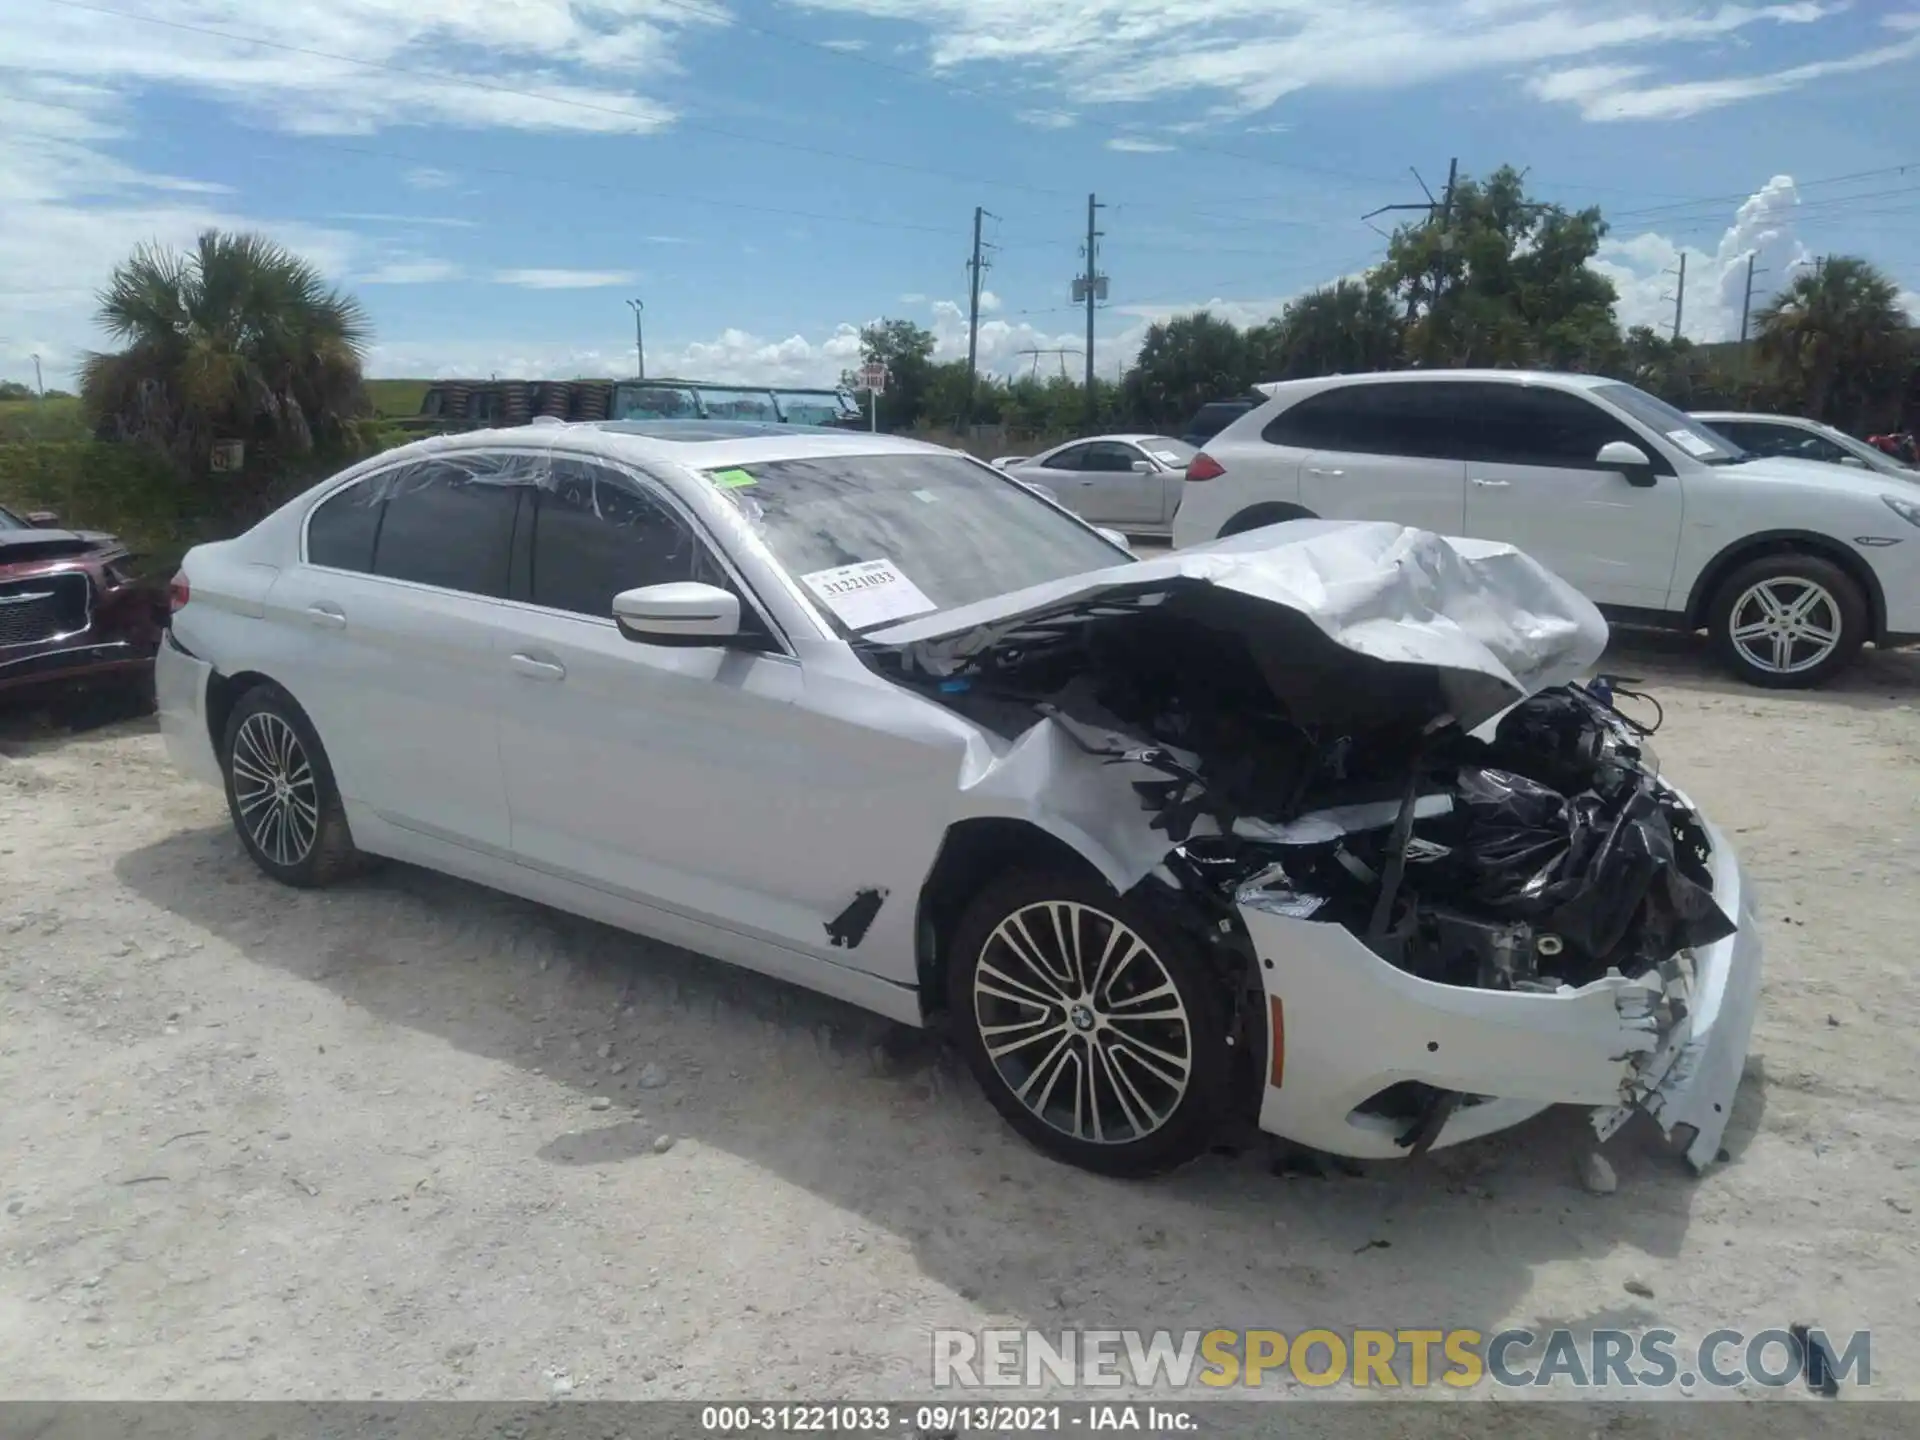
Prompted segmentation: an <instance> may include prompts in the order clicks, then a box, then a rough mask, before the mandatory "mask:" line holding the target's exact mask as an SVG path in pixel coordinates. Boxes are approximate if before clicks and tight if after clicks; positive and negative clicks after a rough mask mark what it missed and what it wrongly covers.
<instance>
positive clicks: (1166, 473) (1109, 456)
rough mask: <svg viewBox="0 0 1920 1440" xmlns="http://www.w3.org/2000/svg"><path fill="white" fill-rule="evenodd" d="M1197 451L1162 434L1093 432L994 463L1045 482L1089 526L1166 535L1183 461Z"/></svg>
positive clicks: (1026, 478) (1014, 473) (1024, 477)
mask: <svg viewBox="0 0 1920 1440" xmlns="http://www.w3.org/2000/svg"><path fill="white" fill-rule="evenodd" d="M1198 453H1199V452H1198V451H1196V450H1195V449H1194V448H1193V446H1191V445H1189V444H1187V443H1186V441H1184V440H1170V439H1168V438H1167V437H1166V436H1164V435H1095V436H1093V437H1091V438H1089V439H1086V440H1071V441H1068V442H1067V443H1066V444H1065V445H1056V446H1054V447H1053V449H1051V450H1045V451H1042V452H1041V453H1040V454H1038V455H1031V456H1019V455H1008V456H1003V457H1001V458H1000V459H998V460H995V461H994V462H993V463H994V464H995V465H997V466H999V467H1000V468H1001V469H1003V470H1005V471H1006V472H1007V473H1008V474H1009V475H1012V476H1014V477H1015V478H1017V479H1019V480H1023V481H1026V482H1027V483H1028V484H1031V485H1040V486H1044V487H1045V488H1046V489H1047V491H1048V492H1050V493H1051V494H1052V495H1053V496H1054V497H1055V498H1057V499H1058V500H1059V501H1060V503H1061V504H1062V505H1064V506H1066V507H1067V509H1069V510H1071V511H1073V513H1074V514H1076V515H1078V516H1079V517H1080V518H1081V519H1082V520H1085V521H1086V522H1087V523H1088V524H1090V525H1101V526H1105V527H1107V528H1108V529H1111V530H1118V531H1120V532H1121V533H1122V534H1126V535H1142V536H1160V537H1164V536H1166V535H1169V534H1171V533H1172V529H1173V514H1174V511H1175V510H1177V509H1178V508H1179V506H1180V490H1181V484H1182V482H1183V481H1184V480H1185V479H1186V474H1187V464H1188V462H1189V461H1191V460H1192V459H1193V457H1194V456H1195V455H1196V454H1198Z"/></svg>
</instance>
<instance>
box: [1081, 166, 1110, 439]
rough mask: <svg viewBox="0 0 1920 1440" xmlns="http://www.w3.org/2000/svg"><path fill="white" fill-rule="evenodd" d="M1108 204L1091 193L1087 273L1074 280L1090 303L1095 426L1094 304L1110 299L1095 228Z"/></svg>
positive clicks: (1090, 399)
mask: <svg viewBox="0 0 1920 1440" xmlns="http://www.w3.org/2000/svg"><path fill="white" fill-rule="evenodd" d="M1106 208H1107V207H1106V206H1104V205H1102V204H1101V203H1100V202H1099V201H1098V200H1097V199H1095V198H1094V197H1093V196H1091V195H1089V196H1087V273H1086V274H1084V275H1082V276H1081V277H1080V278H1079V279H1078V280H1075V281H1074V282H1073V298H1074V300H1075V302H1076V303H1077V302H1079V301H1082V300H1084V301H1085V302H1086V305H1087V425H1088V427H1089V428H1091V427H1092V425H1093V423H1094V421H1095V419H1096V418H1097V417H1098V415H1099V407H1098V404H1097V402H1096V400H1095V396H1094V390H1093V307H1094V305H1095V304H1096V303H1097V302H1098V301H1101V300H1104V299H1106V298H1107V277H1106V276H1104V275H1102V274H1101V273H1100V266H1099V250H1100V236H1101V233H1102V232H1101V231H1099V230H1097V229H1095V228H1094V227H1095V226H1096V225H1098V224H1099V219H1098V215H1099V212H1100V211H1102V210H1104V209H1106Z"/></svg>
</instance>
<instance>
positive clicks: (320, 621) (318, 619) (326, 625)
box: [307, 605, 347, 630]
mask: <svg viewBox="0 0 1920 1440" xmlns="http://www.w3.org/2000/svg"><path fill="white" fill-rule="evenodd" d="M307 620H308V621H309V622H310V623H312V624H314V625H318V626H319V627H320V628H321V629H323V630H344V629H346V628H347V617H346V616H344V615H342V614H341V613H340V612H339V611H338V610H336V609H334V608H333V606H331V605H309V606H308V607H307Z"/></svg>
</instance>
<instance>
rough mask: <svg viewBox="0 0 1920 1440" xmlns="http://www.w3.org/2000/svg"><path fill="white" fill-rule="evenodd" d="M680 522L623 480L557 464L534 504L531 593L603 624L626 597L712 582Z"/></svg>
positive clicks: (587, 467)
mask: <svg viewBox="0 0 1920 1440" xmlns="http://www.w3.org/2000/svg"><path fill="white" fill-rule="evenodd" d="M702 553H703V552H702V550H701V547H700V543H699V541H698V540H697V539H695V537H694V536H693V534H692V533H691V532H690V531H689V530H688V529H687V527H686V525H685V524H684V523H682V521H681V520H680V518H679V516H677V515H675V514H674V513H673V512H672V511H670V510H668V509H667V508H666V506H665V505H663V504H662V503H660V502H659V501H657V500H655V499H653V498H652V497H651V496H649V495H647V494H646V493H644V491H643V490H642V489H641V488H640V486H639V485H638V484H637V483H635V482H634V481H632V480H629V479H627V478H626V477H625V476H622V475H619V474H617V473H615V472H613V471H611V470H608V469H606V468H605V467H603V466H599V465H593V464H590V463H587V462H585V461H580V460H569V459H566V458H556V459H555V460H554V462H553V466H552V473H551V478H550V480H549V482H548V484H547V485H546V486H544V487H543V488H542V489H541V491H540V493H539V496H538V497H537V499H536V502H535V507H534V518H533V545H532V552H531V561H530V573H529V575H528V594H529V597H530V598H531V599H532V601H533V603H534V604H536V605H544V606H546V607H548V608H549V609H553V610H569V611H572V612H573V613H575V614H577V615H592V616H596V617H598V618H601V619H605V618H606V617H608V616H610V615H612V613H613V597H614V596H616V595H618V594H619V593H620V592H621V591H622V590H635V589H639V588H640V587H642V586H646V585H665V584H667V583H669V582H671V581H675V580H707V581H709V582H710V583H712V582H713V580H714V576H713V573H712V572H713V570H714V568H715V567H713V566H711V565H710V564H704V563H703V562H702V558H701V557H702Z"/></svg>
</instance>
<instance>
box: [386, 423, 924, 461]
mask: <svg viewBox="0 0 1920 1440" xmlns="http://www.w3.org/2000/svg"><path fill="white" fill-rule="evenodd" d="M545 448H564V449H566V450H569V451H571V452H573V453H575V454H593V455H604V456H606V457H607V458H609V459H613V460H626V461H629V462H645V461H649V460H651V461H656V462H664V463H666V464H670V465H682V466H686V467H687V468H689V469H693V470H706V469H713V468H718V467H724V466H727V465H752V464H764V463H766V462H769V461H774V460H804V459H807V458H809V457H812V456H826V455H913V454H935V455H949V454H956V453H958V452H956V451H952V450H948V449H946V448H945V447H943V446H939V445H932V444H929V443H927V442H926V441H924V440H908V439H905V438H903V437H901V436H897V435H876V434H873V433H871V432H869V431H862V430H839V429H835V428H833V427H831V426H825V425H778V424H770V423H766V422H761V421H750V420H585V421H557V420H556V421H549V422H548V423H545V424H537V425H514V426H509V427H505V428H502V429H496V430H466V431H461V432H460V433H458V434H454V435H436V436H433V437H431V438H429V439H426V440H418V441H415V442H414V443H413V444H411V445H404V446H401V447H400V448H399V449H396V450H389V451H386V452H384V453H383V454H381V455H380V456H377V457H376V463H379V464H382V465H384V464H388V463H392V462H393V461H396V460H401V461H404V460H407V459H411V458H420V459H425V458H427V457H429V456H433V455H454V454H462V453H467V452H471V451H474V450H486V449H513V450H526V449H545ZM365 468H371V467H370V466H369V467H365Z"/></svg>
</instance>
